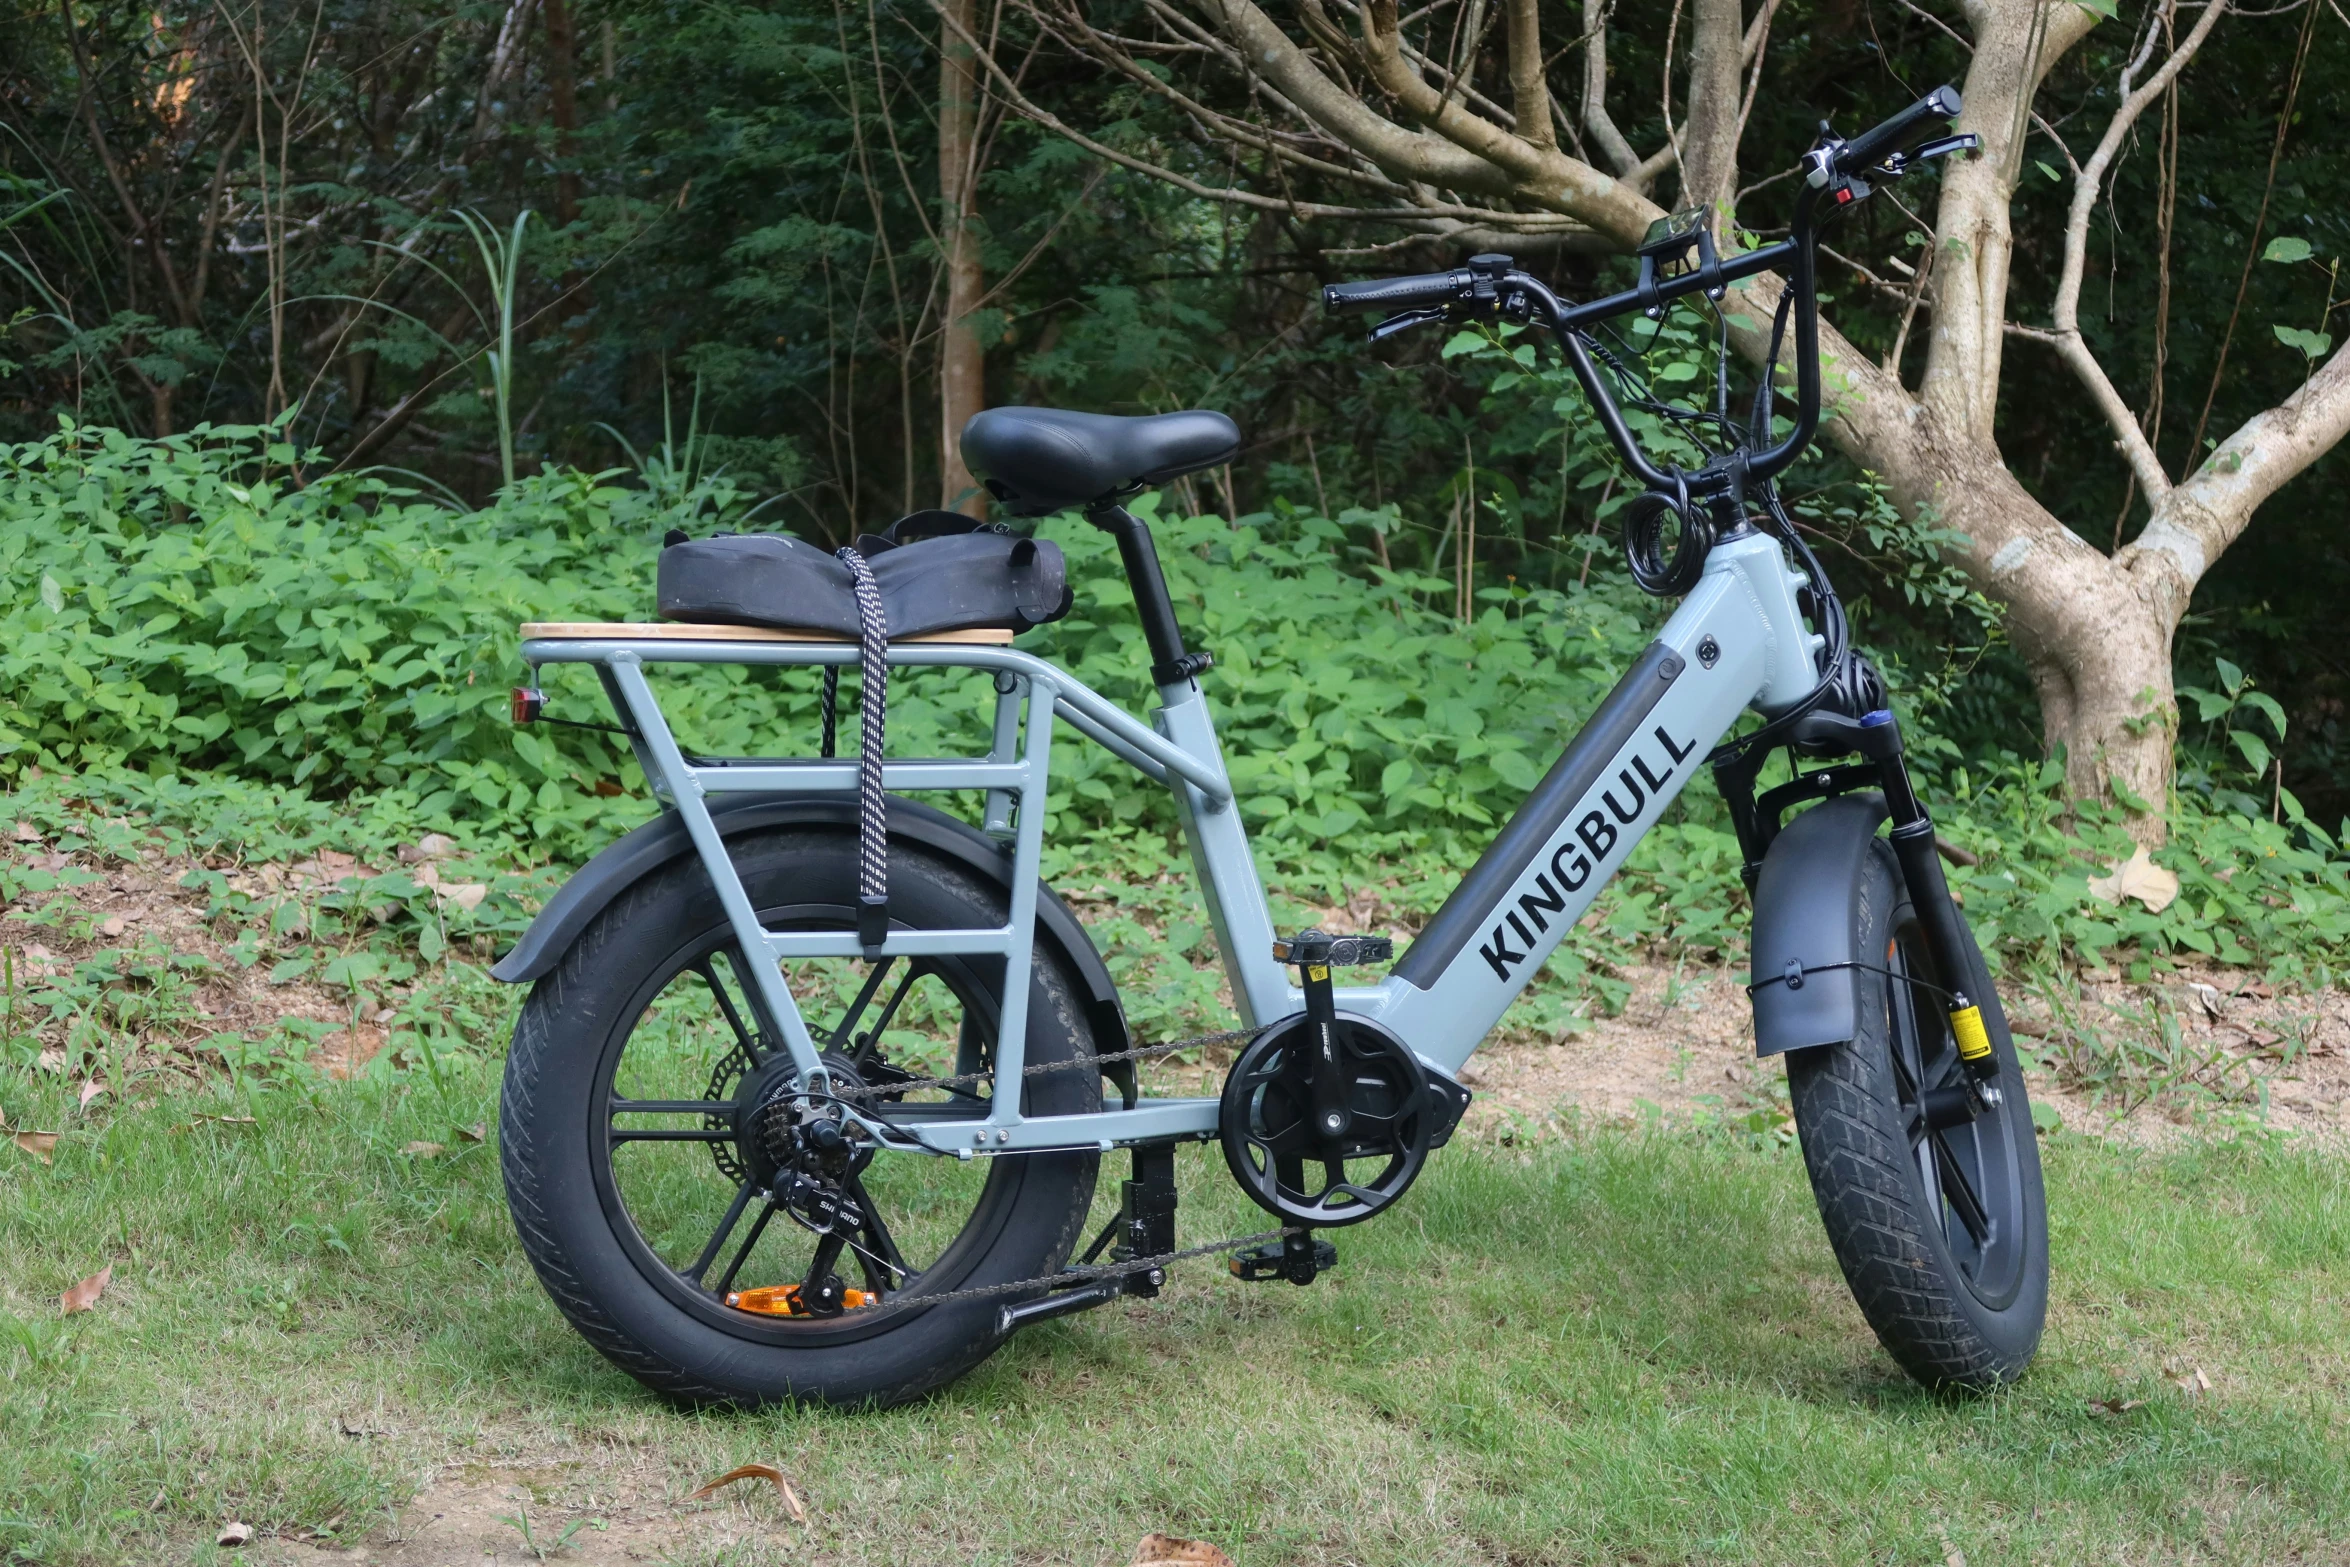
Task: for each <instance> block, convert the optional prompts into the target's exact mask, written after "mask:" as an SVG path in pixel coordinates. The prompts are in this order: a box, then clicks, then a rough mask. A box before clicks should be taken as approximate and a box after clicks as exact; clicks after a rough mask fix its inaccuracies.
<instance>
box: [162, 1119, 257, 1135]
mask: <svg viewBox="0 0 2350 1567" xmlns="http://www.w3.org/2000/svg"><path fill="white" fill-rule="evenodd" d="M207 1121H209V1122H211V1123H212V1124H213V1125H215V1126H259V1125H260V1124H261V1123H260V1121H259V1120H258V1119H256V1118H255V1117H253V1116H249V1115H200V1116H198V1117H196V1119H194V1120H193V1121H190V1122H189V1123H188V1125H187V1126H175V1127H173V1128H172V1130H173V1131H175V1132H184V1131H186V1130H187V1129H188V1127H191V1126H202V1125H203V1124H204V1123H205V1122H207Z"/></svg>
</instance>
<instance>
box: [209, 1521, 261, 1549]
mask: <svg viewBox="0 0 2350 1567" xmlns="http://www.w3.org/2000/svg"><path fill="white" fill-rule="evenodd" d="M212 1543H213V1544H214V1545H217V1546H220V1547H222V1548H223V1549H225V1550H231V1551H233V1550H235V1549H236V1548H237V1547H238V1546H240V1545H251V1544H252V1543H253V1526H252V1525H251V1524H249V1523H224V1524H222V1525H221V1526H220V1533H218V1534H216V1535H214V1536H213V1537H212Z"/></svg>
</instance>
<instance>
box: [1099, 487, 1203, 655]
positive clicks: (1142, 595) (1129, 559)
mask: <svg viewBox="0 0 2350 1567" xmlns="http://www.w3.org/2000/svg"><path fill="white" fill-rule="evenodd" d="M1085 520H1086V521H1087V522H1090V523H1092V524H1093V525H1094V526H1095V527H1097V528H1099V529H1101V530H1102V531H1103V532H1104V533H1107V534H1108V535H1110V537H1112V538H1114V539H1116V540H1117V541H1118V557H1119V559H1120V560H1121V561H1123V562H1124V563H1125V566H1126V580H1127V582H1128V583H1129V584H1130V585H1131V586H1132V587H1133V589H1134V610H1135V613H1136V614H1137V615H1139V616H1141V617H1142V637H1143V641H1144V642H1145V643H1146V644H1147V645H1148V646H1149V648H1150V651H1151V679H1152V680H1154V681H1156V682H1157V683H1158V684H1159V685H1162V686H1179V685H1182V684H1183V683H1184V682H1185V681H1187V680H1189V679H1190V678H1191V677H1192V676H1193V675H1196V674H1198V673H1199V672H1200V671H1201V670H1203V669H1206V668H1207V667H1208V666H1209V664H1210V663H1211V662H1212V660H1211V659H1210V658H1209V657H1208V655H1207V654H1205V653H1186V652H1185V651H1183V628H1182V627H1180V626H1178V625H1176V624H1175V601H1174V600H1173V599H1171V598H1169V597H1168V595H1167V578H1166V575H1165V573H1163V572H1162V571H1161V570H1160V569H1159V549H1158V545H1157V544H1156V543H1154V542H1153V541H1152V539H1151V530H1150V525H1149V524H1147V523H1145V522H1144V521H1143V520H1142V519H1141V518H1140V517H1137V516H1136V515H1134V513H1132V512H1130V511H1128V510H1127V509H1126V508H1125V507H1123V506H1121V505H1119V504H1118V503H1117V502H1115V501H1110V502H1106V503H1103V504H1101V505H1096V506H1089V507H1087V508H1086V512H1085Z"/></svg>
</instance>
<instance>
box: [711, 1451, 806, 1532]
mask: <svg viewBox="0 0 2350 1567" xmlns="http://www.w3.org/2000/svg"><path fill="white" fill-rule="evenodd" d="M737 1480H772V1481H773V1482H775V1494H776V1495H778V1496H780V1497H782V1498H783V1510H784V1511H785V1512H787V1513H790V1514H791V1521H792V1522H793V1523H806V1522H807V1521H808V1509H807V1506H806V1505H805V1504H804V1503H802V1502H801V1501H800V1493H799V1492H797V1491H795V1490H793V1489H792V1488H791V1482H790V1481H789V1480H786V1479H785V1478H784V1477H783V1471H782V1470H780V1469H778V1468H776V1467H775V1466H774V1465H773V1464H745V1465H743V1466H742V1467H741V1468H740V1469H729V1470H727V1471H726V1473H724V1474H722V1475H720V1476H719V1477H718V1478H717V1479H715V1480H713V1481H711V1482H710V1483H709V1484H708V1485H705V1486H703V1487H702V1488H701V1489H700V1490H698V1491H696V1492H694V1494H693V1495H691V1496H689V1497H687V1498H686V1500H687V1501H689V1502H698V1501H701V1500H702V1499H704V1498H705V1497H708V1496H712V1495H715V1494H716V1493H717V1492H718V1491H720V1490H721V1489H723V1488H724V1487H726V1486H730V1485H732V1484H734V1483H735V1482H736V1481H737Z"/></svg>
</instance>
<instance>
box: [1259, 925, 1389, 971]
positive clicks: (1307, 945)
mask: <svg viewBox="0 0 2350 1567" xmlns="http://www.w3.org/2000/svg"><path fill="white" fill-rule="evenodd" d="M1394 959H1395V939H1394V938H1393V937H1391V936H1333V935H1331V934H1329V933H1328V932H1327V931H1319V930H1301V931H1299V932H1298V933H1297V934H1296V935H1294V936H1291V937H1288V938H1287V939H1286V940H1280V941H1276V942H1274V943H1273V961H1274V962H1276V963H1291V964H1295V965H1297V966H1298V967H1301V968H1357V967H1359V966H1361V965H1362V964H1365V963H1389V962H1393V961H1394Z"/></svg>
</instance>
